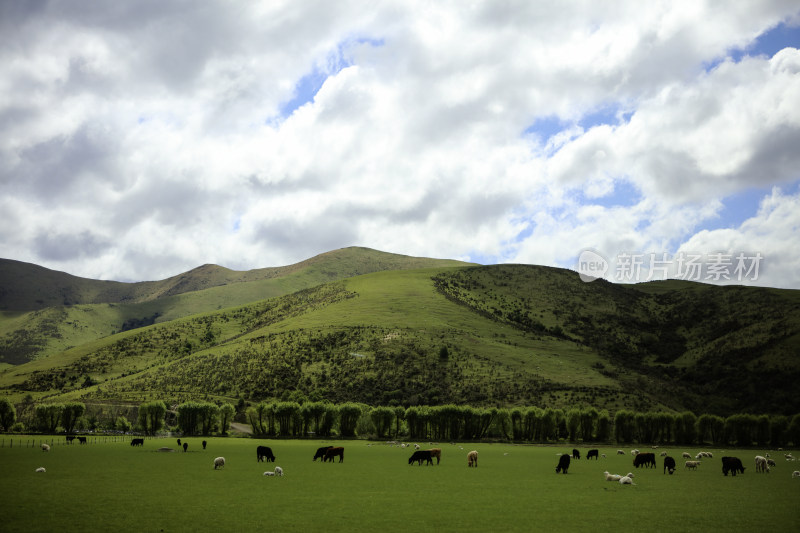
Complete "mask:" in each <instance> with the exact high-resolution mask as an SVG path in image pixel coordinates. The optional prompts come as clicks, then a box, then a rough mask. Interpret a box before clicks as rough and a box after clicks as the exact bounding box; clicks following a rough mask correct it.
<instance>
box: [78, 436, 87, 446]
mask: <svg viewBox="0 0 800 533" xmlns="http://www.w3.org/2000/svg"><path fill="white" fill-rule="evenodd" d="M78 443H80V444H86V437H78Z"/></svg>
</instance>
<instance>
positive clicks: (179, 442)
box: [178, 439, 181, 447]
mask: <svg viewBox="0 0 800 533" xmlns="http://www.w3.org/2000/svg"><path fill="white" fill-rule="evenodd" d="M180 445H181V439H178V446H179V447H180Z"/></svg>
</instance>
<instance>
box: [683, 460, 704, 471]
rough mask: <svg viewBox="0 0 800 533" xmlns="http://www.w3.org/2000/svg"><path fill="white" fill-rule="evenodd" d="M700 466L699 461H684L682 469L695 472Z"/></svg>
mask: <svg viewBox="0 0 800 533" xmlns="http://www.w3.org/2000/svg"><path fill="white" fill-rule="evenodd" d="M699 465H700V461H686V463H684V465H683V468H690V469H692V470H697V467H698V466H699Z"/></svg>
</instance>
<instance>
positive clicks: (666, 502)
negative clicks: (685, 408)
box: [0, 437, 800, 532]
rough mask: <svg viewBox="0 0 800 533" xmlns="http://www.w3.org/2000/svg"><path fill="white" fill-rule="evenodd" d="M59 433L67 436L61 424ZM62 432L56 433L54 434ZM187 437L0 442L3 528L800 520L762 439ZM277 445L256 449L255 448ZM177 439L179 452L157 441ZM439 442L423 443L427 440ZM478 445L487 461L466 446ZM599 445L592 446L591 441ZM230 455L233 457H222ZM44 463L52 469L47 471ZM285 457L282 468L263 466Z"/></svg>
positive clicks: (786, 523)
mask: <svg viewBox="0 0 800 533" xmlns="http://www.w3.org/2000/svg"><path fill="white" fill-rule="evenodd" d="M54 439H56V441H55V442H56V443H59V442H60V441H61V439H63V437H58V438H55V437H54ZM47 440H48V441H49V440H50V439H49V438H48V439H47ZM201 440H202V439H200V438H188V439H185V442H188V443H189V449H188V452H186V453H184V452H183V451H177V448H178V446H177V442H176V440H175V439H147V440H146V441H145V445H144V447H131V446H130V445H129V441H127V440H125V441H122V442H115V443H111V442H108V443H90V444H88V445H85V446H82V445H77V444H75V445H71V446H67V445H56V446H53V448H52V450H51V451H50V452H42V451H41V450H40V449H39V448H36V447H28V448H26V447H21V446H20V445H19V440H17V443H16V445H15V447H13V448H9V447H8V445H9V439H8V438H7V437H6V438H4V439H3V447H0V464H2V468H3V474H4V475H3V481H4V482H3V483H2V484H0V516H2V530H3V531H5V532H11V531H25V532H32V531H55V530H58V529H63V528H65V527H68V528H70V529H73V530H83V529H89V530H104V531H110V530H124V529H129V528H131V527H135V529H136V530H140V531H256V530H263V529H265V528H267V529H270V530H276V531H306V532H308V531H400V530H404V531H432V530H436V531H460V532H464V531H535V530H540V529H541V530H547V531H595V530H600V529H611V528H617V527H622V528H625V529H632V530H639V531H698V532H708V531H748V532H749V531H757V530H761V529H762V528H764V527H766V524H767V523H768V527H769V529H770V531H776V532H780V531H797V530H798V525H799V524H800V507H799V506H798V505H797V501H798V500H797V496H798V494H800V479H792V478H791V472H792V471H793V470H795V469H796V466H795V465H796V463H789V462H786V461H784V459H783V458H782V457H781V458H777V457H776V460H777V461H778V465H777V466H776V467H775V468H773V469H772V473H770V474H756V473H755V469H754V467H753V465H752V463H753V456H755V455H756V454H757V453H759V452H756V451H753V450H739V451H728V452H726V453H725V454H727V455H733V456H737V457H739V458H740V459H742V462H743V463H744V465H745V466H746V467H747V470H746V473H745V474H743V475H739V476H736V477H731V476H728V477H724V476H723V475H722V473H721V461H720V457H721V456H722V455H723V454H722V453H721V451H720V450H709V451H713V452H714V458H713V459H706V460H704V461H703V463H702V464H701V466H700V467H699V469H698V470H697V471H688V470H685V469H684V468H683V466H682V465H683V460H682V459H681V452H682V451H688V452H690V453H693V454H694V453H696V452H697V451H698V450H677V449H676V450H670V451H669V453H670V455H671V456H672V457H674V458H675V459H676V461H677V462H678V470H677V472H676V473H675V475H672V476H669V475H665V474H663V473H662V470H661V467H662V465H663V462H662V460H661V458H658V461H657V462H658V465H659V468H657V469H649V470H643V469H641V468H640V469H638V470H637V469H635V468H633V466H632V458H631V456H630V453H627V452H628V450H626V454H625V455H624V456H621V455H616V453H615V452H616V449H612V448H601V449H600V452H601V453H605V454H607V458H605V459H603V458H601V459H600V460H599V461H594V460H593V461H587V460H586V459H581V460H573V461H572V465H571V467H570V469H569V473H568V474H567V475H560V474H555V471H554V469H555V466H556V464H557V462H558V457H557V454H559V453H562V452H569V451H571V446H569V449H567V448H566V447H557V446H515V445H508V444H485V443H479V444H468V443H465V444H457V445H453V444H442V445H440V447H441V448H442V450H443V452H442V461H441V464H439V465H435V466H424V465H423V466H417V465H416V464H414V465H411V466H409V464H408V458H409V457H410V456H411V454H412V453H413V448H405V449H403V448H400V447H397V446H391V445H387V444H385V443H367V442H365V441H338V442H337V441H330V442H329V441H324V442H323V441H290V440H287V441H283V440H281V441H277V440H254V439H222V438H209V439H207V440H208V443H209V444H208V448H207V449H206V450H203V449H202V447H201ZM258 445H266V446H270V447H271V448H272V450H273V452H274V453H275V456H276V458H277V460H276V462H275V463H274V464H273V463H258V462H257V461H256V457H255V455H256V454H255V449H256V446H258ZM322 445H338V446H344V448H345V455H344V462H342V463H339V462H338V461H337V462H336V463H334V464H331V463H325V464H323V463H320V461H319V460H318V461H317V462H312V460H311V458H312V457H313V455H314V451H315V450H316V448H317V447H319V446H322ZM162 446H166V447H171V448H175V449H176V451H175V452H172V453H165V452H159V451H157V449H158V448H160V447H162ZM428 447H430V445H429V444H423V449H425V448H428ZM472 449H476V450H478V452H479V467H478V468H468V467H467V460H466V454H467V452H468V451H469V450H472ZM587 450H588V448H586V447H582V448H581V451H582V453H583V454H584V455H585V453H586V451H587ZM217 456H224V457H225V458H226V460H227V463H226V465H225V467H224V468H223V469H220V470H214V468H213V461H214V458H215V457H217ZM40 466H44V467H45V468H46V469H47V472H46V473H43V474H42V473H35V472H34V471H35V469H36V468H37V467H40ZM275 466H281V467H282V468H283V470H284V472H285V476H284V477H282V478H277V477H265V476H263V472H264V471H266V470H273V469H274V467H275ZM605 470H608V471H610V472H611V473H618V474H625V473H627V472H629V471H633V472H634V474H635V478H634V481H635V483H636V485H634V486H622V485H620V484H619V483H616V482H607V481H605V480H604V478H603V471H605Z"/></svg>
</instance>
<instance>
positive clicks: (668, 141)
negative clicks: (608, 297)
mask: <svg viewBox="0 0 800 533" xmlns="http://www.w3.org/2000/svg"><path fill="white" fill-rule="evenodd" d="M24 4H25V5H20V4H18V3H16V4H15V3H12V4H10V5H5V4H4V5H3V7H2V8H0V9H2V10H3V11H2V13H0V35H2V36H1V37H0V96H2V98H0V198H1V199H2V200H0V206H2V207H3V208H4V209H3V210H2V213H1V214H0V222H2V224H0V248H2V250H3V254H4V255H6V256H8V257H11V258H14V259H20V260H26V261H31V262H35V263H40V264H44V265H45V266H49V267H52V268H58V269H60V270H66V271H69V272H72V273H75V274H78V275H84V276H90V277H101V278H113V279H128V280H139V279H157V278H163V277H167V276H170V275H174V274H176V273H178V272H180V271H184V270H188V269H190V268H193V267H194V266H197V265H199V264H203V263H218V264H222V265H225V266H231V267H235V268H258V267H264V266H274V265H280V264H287V263H290V262H295V261H300V260H303V259H305V258H307V257H308V256H310V255H313V254H316V253H321V252H325V251H328V250H330V249H333V248H338V247H342V246H349V245H362V246H370V247H374V248H378V249H382V250H387V251H391V252H398V253H405V254H410V255H427V256H435V257H456V258H464V259H470V258H475V257H480V258H485V259H487V260H492V261H519V262H537V263H542V264H550V265H560V266H565V265H567V264H569V262H570V261H571V259H572V258H574V257H575V256H576V254H577V253H578V252H579V251H580V250H581V249H582V248H584V247H589V246H591V247H595V248H596V249H597V250H600V251H609V250H610V251H614V252H616V251H617V250H622V249H641V250H644V249H656V250H661V249H664V250H666V251H671V252H674V251H676V250H677V249H678V247H679V246H681V245H683V244H684V243H686V242H688V241H689V240H690V239H692V238H693V237H694V236H697V235H710V237H708V238H709V239H713V238H722V234H718V233H714V232H713V231H708V232H707V233H703V230H704V224H707V223H708V221H713V220H715V217H717V216H718V214H719V213H720V212H721V211H722V210H723V209H724V206H725V204H724V202H725V198H726V197H727V196H729V195H735V194H737V193H738V192H740V191H743V190H750V189H753V190H764V188H765V187H767V188H769V187H771V186H782V187H789V186H791V184H792V183H795V182H796V181H797V180H798V179H800V176H798V175H797V171H796V170H795V169H797V168H800V166H798V163H800V161H798V160H797V155H796V154H795V152H796V150H795V149H794V146H796V145H797V141H798V140H800V139H798V133H799V132H800V106H798V105H797V103H796V97H795V95H796V94H798V92H799V91H798V89H800V87H798V83H800V74H798V72H800V69H799V68H798V65H800V56H799V55H798V54H799V53H798V51H797V50H796V49H794V48H791V47H789V48H785V49H782V50H780V51H779V52H777V53H775V54H773V55H772V56H770V55H761V56H758V57H750V56H748V55H747V53H746V52H742V51H743V50H744V51H746V50H747V49H748V47H751V46H753V43H755V42H756V41H757V40H758V38H759V36H761V35H764V34H765V33H767V32H770V30H771V29H774V28H776V27H779V26H780V25H781V24H783V25H784V26H785V25H787V24H792V23H793V22H792V21H797V20H800V19H798V10H797V9H796V6H794V5H792V3H791V2H789V3H786V2H779V1H776V2H761V3H758V5H744V4H742V5H739V4H736V5H733V6H726V9H724V10H721V9H719V8H718V7H716V6H715V5H714V4H713V3H704V2H692V3H690V4H686V5H680V6H676V5H674V4H673V3H657V2H652V3H645V4H642V3H641V2H614V3H611V4H603V3H589V4H586V3H582V2H575V3H572V2H566V3H563V4H560V5H559V9H557V10H553V9H550V8H549V7H548V6H546V5H544V4H539V3H531V2H515V1H508V2H485V3H477V4H470V5H463V4H461V3H439V4H433V5H432V4H430V3H426V2H419V3H416V2H389V3H382V4H380V5H378V6H370V8H369V9H365V8H364V5H363V4H361V3H358V2H337V3H336V4H331V3H329V2H269V3H266V4H230V3H227V2H205V3H203V4H197V5H190V4H186V3H183V2H162V1H159V2H149V1H148V2H139V3H136V4H128V3H109V4H101V5H92V6H91V8H88V7H85V6H80V5H72V4H70V3H61V2H50V3H28V2H26V3H24ZM773 34H775V32H772V33H770V35H771V36H773ZM743 218H746V217H743ZM9 227H12V228H13V230H9V229H7V228H9ZM770 228H773V230H774V232H775V239H776V240H780V239H787V235H786V233H785V232H786V231H787V228H786V226H785V225H781V224H780V223H778V222H777V221H776V220H775V219H774V218H772V219H766V220H765V222H764V225H763V229H762V231H765V232H768V231H770ZM698 238H699V237H698ZM776 273H778V274H776ZM785 275H788V274H786V271H785V270H781V269H777V267H775V266H773V267H771V270H770V274H769V275H768V274H765V276H770V277H766V278H765V279H766V280H767V281H769V280H774V283H775V284H782V285H785V283H786V279H789V280H791V279H794V278H791V277H789V278H786V279H783V278H780V279H779V278H773V277H772V276H785Z"/></svg>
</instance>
